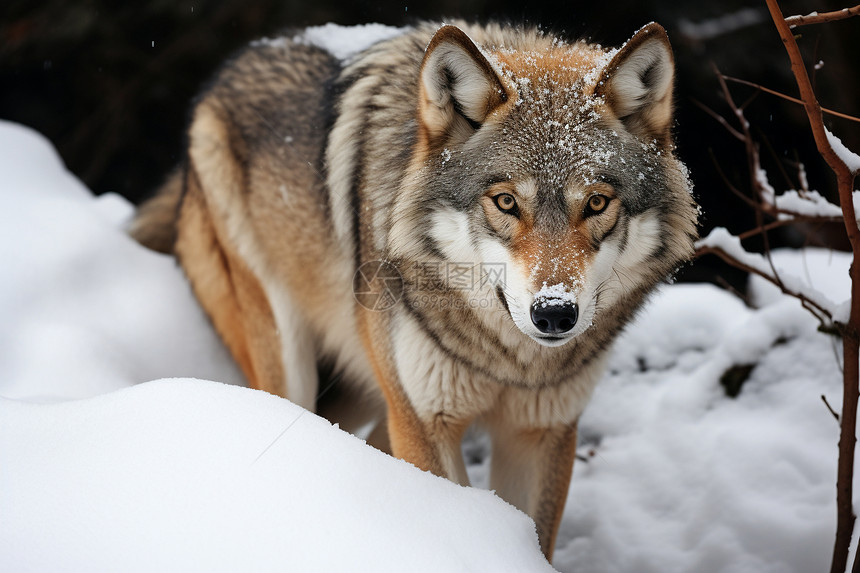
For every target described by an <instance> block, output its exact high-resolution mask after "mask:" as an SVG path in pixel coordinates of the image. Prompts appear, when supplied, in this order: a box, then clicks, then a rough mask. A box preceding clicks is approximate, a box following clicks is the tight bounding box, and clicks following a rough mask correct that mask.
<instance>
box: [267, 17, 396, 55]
mask: <svg viewBox="0 0 860 573" xmlns="http://www.w3.org/2000/svg"><path fill="white" fill-rule="evenodd" d="M404 31H405V29H404V28H395V27H393V26H386V25H384V24H363V25H360V26H340V25H338V24H332V23H329V24H324V25H322V26H313V27H310V28H305V29H304V30H302V32H301V33H300V34H298V35H296V36H294V37H293V38H286V37H284V36H279V37H275V38H260V39H259V40H254V41H253V42H251V45H252V46H255V45H264V46H271V47H275V48H283V47H285V46H287V41H288V40H292V41H294V42H298V43H300V44H306V45H310V46H316V47H318V48H322V49H324V50H326V51H328V52H329V53H330V54H331V55H333V56H334V57H335V58H337V59H339V60H348V59H349V58H350V57H352V56H353V55H355V54H357V53H359V52H361V51H363V50H366V49H367V48H369V47H370V46H372V45H373V44H375V43H377V42H381V41H383V40H388V39H390V38H393V37H395V36H398V35H400V34H402V33H403V32H404Z"/></svg>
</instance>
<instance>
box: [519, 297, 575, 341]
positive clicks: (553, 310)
mask: <svg viewBox="0 0 860 573" xmlns="http://www.w3.org/2000/svg"><path fill="white" fill-rule="evenodd" d="M531 315H532V322H533V323H534V325H535V326H536V327H537V329H538V330H540V331H541V332H543V333H544V334H564V333H565V332H567V331H569V330H570V329H572V328H573V326H574V325H575V324H576V319H577V317H578V316H579V309H578V308H577V307H576V305H575V304H574V303H572V302H569V301H563V300H561V299H557V298H549V299H544V300H541V301H535V303H534V304H533V305H532V312H531Z"/></svg>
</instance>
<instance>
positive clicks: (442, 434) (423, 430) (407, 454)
mask: <svg viewBox="0 0 860 573" xmlns="http://www.w3.org/2000/svg"><path fill="white" fill-rule="evenodd" d="M467 426H468V423H467V422H464V421H459V420H452V419H450V418H448V417H447V416H445V415H444V414H442V413H437V414H433V415H430V416H419V415H418V413H417V412H416V411H415V410H414V409H413V408H412V407H411V406H410V405H406V404H392V403H391V401H389V404H388V435H389V439H390V441H391V451H392V454H394V456H395V457H398V458H401V459H404V460H406V461H407V462H410V463H412V464H415V465H416V466H418V467H419V468H421V469H423V470H427V471H430V472H432V473H434V474H436V475H438V476H442V477H446V478H448V479H450V480H451V481H454V482H457V483H459V484H460V485H469V477H468V475H467V474H466V465H465V463H464V461H463V455H462V453H461V449H460V443H461V442H462V440H463V433H464V432H465V431H466V428H467Z"/></svg>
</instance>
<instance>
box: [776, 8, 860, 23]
mask: <svg viewBox="0 0 860 573" xmlns="http://www.w3.org/2000/svg"><path fill="white" fill-rule="evenodd" d="M857 15H860V4H858V5H857V6H852V7H851V8H843V9H842V10H835V11H833V12H824V13H822V14H818V13H817V12H813V13H812V14H807V15H806V16H789V17H788V18H786V19H785V23H786V24H788V25H789V26H791V27H792V28H794V27H795V26H807V25H809V24H823V23H825V22H835V21H837V20H844V19H845V18H850V17H851V16H857Z"/></svg>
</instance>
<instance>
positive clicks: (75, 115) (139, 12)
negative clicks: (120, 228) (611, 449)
mask: <svg viewBox="0 0 860 573" xmlns="http://www.w3.org/2000/svg"><path fill="white" fill-rule="evenodd" d="M781 4H782V8H783V12H784V13H785V14H786V15H790V14H806V13H809V12H810V11H812V10H818V11H819V12H822V11H829V10H836V9H840V8H843V7H844V6H843V5H842V4H839V3H836V2H833V1H830V0H828V1H817V2H815V3H813V2H809V1H806V2H800V1H783V2H782V3H781ZM443 17H448V18H452V17H463V18H466V19H472V20H479V21H486V20H488V19H496V20H507V21H511V22H514V23H517V22H528V23H533V24H540V25H542V26H543V27H545V28H547V29H548V30H550V31H553V32H557V33H560V34H562V35H564V36H566V37H570V38H576V37H586V38H590V39H591V40H592V41H596V42H599V43H602V44H604V45H612V46H615V45H619V44H621V43H622V42H624V40H626V39H627V38H628V37H629V36H630V35H631V34H632V33H633V32H634V31H635V30H637V29H638V28H639V27H641V26H642V25H644V24H646V23H648V22H650V21H652V20H654V21H657V22H660V23H661V24H663V26H664V27H666V29H667V31H668V33H669V37H670V39H671V40H672V44H673V47H674V50H675V57H676V63H677V67H678V82H677V92H676V93H677V98H676V99H677V110H678V111H677V127H676V134H677V141H678V154H679V155H680V157H681V158H682V159H683V160H684V161H685V162H686V163H687V164H688V166H689V167H690V170H691V173H692V178H693V180H694V182H695V185H696V195H697V197H698V199H699V202H700V203H701V205H702V207H703V210H704V218H703V221H702V227H703V233H705V232H707V230H708V229H710V228H711V227H713V226H715V225H720V226H725V227H728V228H729V230H731V231H733V232H741V231H744V230H747V229H749V228H751V227H753V226H754V224H755V220H754V217H753V213H752V211H751V210H750V209H749V208H748V207H746V206H745V204H744V203H743V202H742V201H741V200H740V199H738V198H736V197H735V196H733V195H732V194H731V193H730V192H729V191H728V188H727V185H726V183H725V181H724V179H723V176H722V175H721V173H720V170H722V171H723V172H724V173H725V176H726V178H727V179H729V180H731V181H732V182H733V183H734V184H735V185H736V186H737V187H739V188H740V189H742V190H744V191H748V190H749V184H748V181H749V174H748V173H747V170H746V159H745V156H744V154H743V147H742V145H741V144H740V143H739V142H737V141H736V140H734V139H732V138H731V137H730V136H729V135H728V134H727V132H726V131H725V130H724V129H723V128H722V127H721V126H720V125H719V124H718V123H717V122H716V121H715V120H714V119H712V118H711V117H709V116H708V115H707V114H706V113H705V112H704V111H702V110H701V109H700V108H699V107H698V106H697V105H696V104H695V102H696V101H698V102H701V103H703V104H705V105H707V106H708V107H710V108H712V109H714V110H716V111H717V112H719V113H721V114H723V115H726V116H728V114H729V110H728V108H727V106H726V104H725V102H724V101H723V100H722V98H721V95H720V93H719V85H718V83H717V80H716V77H715V76H714V73H713V71H712V68H711V63H712V62H713V63H715V64H716V65H717V66H719V68H720V70H721V71H723V72H724V73H726V74H728V75H732V76H736V77H740V78H744V79H747V80H751V81H754V82H757V83H759V84H762V85H765V86H767V87H770V88H773V89H776V90H779V91H781V92H784V93H789V94H791V95H796V93H797V89H796V87H795V84H794V81H793V78H792V77H791V75H790V67H789V62H788V58H787V56H786V54H785V51H784V49H783V46H782V42H781V41H780V39H779V37H778V35H777V33H776V31H775V29H774V27H773V24H772V22H771V21H770V18H769V15H768V12H767V9H766V6H765V4H764V1H763V0H731V1H726V2H701V1H700V2H692V1H687V2H672V1H670V0H643V1H634V2H618V1H615V2H607V1H604V2H589V3H577V2H556V1H551V0H541V1H533V2H526V3H522V2H516V3H514V2H511V1H510V0H494V1H493V2H489V1H487V0H465V1H461V2H454V1H452V0H437V1H436V2H434V3H433V4H432V6H431V5H430V4H429V3H412V2H409V1H392V0H377V1H375V2H368V1H365V0H359V1H356V2H350V3H345V2H344V3H335V2H332V1H331V0H317V1H315V2H306V1H302V2H299V1H297V0H260V1H248V0H227V1H223V2H215V1H213V0H193V1H192V0H182V1H178V2H176V1H171V0H153V1H151V2H141V3H138V5H136V6H128V7H117V5H116V4H115V3H114V2H107V1H102V0H88V1H87V0H79V1H68V0H66V1H61V0H46V1H44V2H41V3H39V4H36V3H33V2H23V1H18V0H12V1H11V2H10V1H9V0H6V2H4V7H2V8H0V118H2V119H8V120H12V121H16V122H20V123H23V124H25V125H29V126H31V127H33V128H35V129H36V130H38V131H40V132H41V133H43V134H44V135H45V136H47V137H48V138H49V139H50V140H51V141H52V142H53V143H54V145H55V146H56V147H57V149H58V150H59V152H60V154H61V155H62V157H63V159H64V160H65V162H66V164H67V166H68V168H69V169H70V170H71V171H72V172H74V173H75V174H76V175H77V176H78V177H80V178H81V179H82V180H83V181H84V183H86V184H87V185H88V186H89V187H90V188H91V189H92V190H93V191H94V192H95V193H97V194H101V193H104V192H108V191H112V192H116V193H120V194H122V195H124V196H126V197H128V198H129V199H131V200H132V201H134V202H140V201H141V200H142V199H144V198H146V197H147V196H149V195H150V194H151V193H152V192H153V191H154V190H155V188H156V187H157V186H158V184H159V183H160V181H161V180H162V178H163V177H164V175H165V174H166V173H167V171H168V170H169V169H170V168H171V167H172V166H173V165H174V164H176V163H177V162H178V160H179V158H180V154H181V147H182V133H183V130H184V127H185V123H186V118H187V114H188V106H189V102H190V100H191V99H192V98H193V97H194V95H195V94H196V93H197V91H198V90H199V89H200V87H201V85H202V84H203V83H204V82H205V81H206V80H207V78H208V77H210V76H211V75H212V74H213V72H214V71H215V70H216V69H217V67H218V65H219V64H220V62H222V61H223V60H224V59H225V58H226V57H228V56H229V55H230V54H231V53H233V52H234V51H236V50H238V49H240V48H241V47H242V46H244V45H246V44H247V43H248V42H249V41H251V40H253V39H254V38H257V37H260V36H267V35H268V36H273V35H276V34H277V33H278V31H279V30H282V29H284V28H287V27H293V28H297V27H303V26H309V25H318V24H323V23H326V22H336V23H339V24H359V23H367V22H381V23H385V24H392V25H403V24H408V23H410V22H413V21H414V20H416V19H419V18H433V19H440V18H443ZM721 18H722V19H721ZM726 18H730V19H734V20H735V21H738V22H744V23H745V24H744V25H741V26H737V27H736V29H734V30H729V31H726V30H723V31H722V32H719V31H718V30H716V31H715V30H713V28H714V26H715V25H717V28H720V27H721V26H720V24H725V23H726V22H727V20H726ZM723 27H724V26H723ZM798 33H801V34H802V37H801V38H800V45H801V48H802V49H803V51H804V55H805V58H806V62H807V64H808V67H809V69H810V73H811V74H813V78H814V82H815V85H816V90H817V93H818V97H819V100H820V101H821V103H822V105H824V106H825V107H829V108H831V109H836V110H839V111H842V112H844V113H848V114H851V115H855V116H856V115H860V102H858V98H857V94H858V89H857V88H858V75H860V56H858V55H860V41H858V37H860V18H856V19H848V20H845V21H841V22H835V23H830V24H823V25H815V26H806V27H803V28H801V29H798ZM818 61H823V62H824V66H823V67H821V69H819V70H813V69H812V64H813V63H815V62H818ZM731 87H732V91H733V94H734V96H735V99H736V101H738V102H743V101H745V100H746V99H747V98H748V97H750V96H751V95H753V94H754V92H755V90H754V89H751V88H748V87H745V86H740V85H734V86H731ZM747 116H748V118H749V120H750V123H751V125H752V130H753V133H754V134H755V136H756V138H757V140H758V141H759V142H761V148H762V151H761V155H762V160H763V163H764V165H765V167H766V168H767V170H768V172H769V174H770V180H771V183H772V184H773V185H774V187H776V189H777V190H778V191H780V190H783V189H788V188H797V186H798V184H797V177H796V173H797V167H796V162H797V161H798V160H801V161H803V163H804V164H805V165H806V169H807V171H808V176H809V180H810V187H811V188H813V189H817V190H819V191H820V192H822V193H824V194H825V195H826V196H828V197H829V198H830V199H831V200H833V201H835V198H836V193H835V181H834V178H833V177H832V175H831V174H830V172H829V170H828V169H827V166H826V165H825V164H824V163H823V161H822V160H821V159H820V158H819V157H818V154H817V153H816V151H815V148H814V143H813V141H812V138H811V136H810V135H809V130H808V126H807V124H806V118H805V115H804V114H803V111H802V109H801V107H800V106H798V105H795V104H791V103H788V102H784V101H782V100H780V99H778V98H775V97H774V96H771V95H767V94H759V95H758V96H757V97H756V98H755V99H754V100H753V101H752V103H750V105H749V107H748V108H747ZM826 123H827V124H828V126H829V127H830V129H831V131H833V132H834V133H836V134H837V135H839V136H840V137H841V138H842V140H843V141H844V142H845V143H846V144H847V145H848V147H849V148H852V149H855V150H858V149H860V124H858V123H854V122H850V121H847V120H842V119H834V118H827V119H826ZM717 164H719V166H720V170H718V169H717V167H716V165H717ZM802 230H803V231H805V232H798V231H797V230H784V231H780V232H778V233H777V234H774V235H772V241H773V243H774V244H776V245H790V246H800V245H803V244H826V245H834V246H837V247H842V248H847V243H846V242H845V240H844V237H843V236H842V233H844V231H840V229H839V225H833V226H830V227H827V226H825V227H816V228H807V229H802ZM746 244H747V247H748V248H750V249H756V248H760V245H759V244H757V243H756V241H755V240H751V241H749V242H747V243H746ZM708 259H713V260H708ZM715 273H716V274H719V275H722V276H723V277H724V278H725V279H727V280H728V281H729V282H730V283H732V284H734V285H740V284H741V283H742V276H741V275H740V274H739V273H736V272H735V271H732V270H730V269H728V268H726V267H724V266H721V265H720V264H719V263H718V262H717V261H716V260H715V258H714V257H708V258H707V259H704V260H702V261H699V262H698V263H697V264H696V265H694V266H692V267H688V268H687V269H685V271H684V272H683V273H682V278H685V279H693V280H700V279H706V280H715V276H716V274H715ZM720 280H724V279H720Z"/></svg>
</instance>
